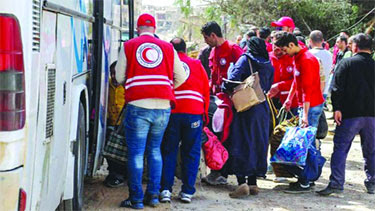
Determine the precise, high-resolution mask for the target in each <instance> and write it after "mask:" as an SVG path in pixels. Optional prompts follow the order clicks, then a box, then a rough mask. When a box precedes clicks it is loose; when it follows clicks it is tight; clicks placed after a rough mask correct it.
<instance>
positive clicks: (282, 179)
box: [273, 177, 288, 183]
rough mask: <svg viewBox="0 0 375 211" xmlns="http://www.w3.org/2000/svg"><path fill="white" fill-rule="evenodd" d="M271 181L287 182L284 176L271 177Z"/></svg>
mask: <svg viewBox="0 0 375 211" xmlns="http://www.w3.org/2000/svg"><path fill="white" fill-rule="evenodd" d="M273 182H275V183H287V182H288V179H287V178H285V177H275V179H273Z"/></svg>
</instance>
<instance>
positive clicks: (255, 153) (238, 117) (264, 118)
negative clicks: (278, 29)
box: [224, 37, 274, 198]
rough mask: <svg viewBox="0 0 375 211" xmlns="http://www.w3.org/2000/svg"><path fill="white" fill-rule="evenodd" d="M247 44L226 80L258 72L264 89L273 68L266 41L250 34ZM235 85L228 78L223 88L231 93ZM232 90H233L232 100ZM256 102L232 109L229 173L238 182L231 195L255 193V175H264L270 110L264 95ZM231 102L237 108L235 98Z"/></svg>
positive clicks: (269, 83) (270, 78) (269, 79)
mask: <svg viewBox="0 0 375 211" xmlns="http://www.w3.org/2000/svg"><path fill="white" fill-rule="evenodd" d="M247 46H248V52H247V53H245V54H243V55H242V56H241V57H240V58H239V59H238V61H237V62H236V64H235V65H234V66H232V68H230V69H229V70H228V80H230V81H239V82H242V81H245V80H247V78H248V77H249V76H251V75H254V74H255V73H257V74H258V76H257V77H258V79H259V84H260V86H261V88H262V90H263V93H264V92H267V91H268V90H269V89H270V87H271V84H272V81H273V71H274V69H273V67H272V65H271V63H270V61H269V57H268V52H267V50H266V44H265V42H264V41H263V40H262V39H260V38H257V37H252V38H251V39H250V40H249V41H248V43H247ZM258 79H257V80H258ZM237 85H238V84H236V83H231V82H227V83H225V84H224V88H225V90H226V91H227V92H231V93H232V90H233V88H234V87H236V86H237ZM236 88H237V87H236ZM234 94H235V93H234ZM234 94H232V100H233V96H234ZM258 103H259V104H256V105H252V106H251V107H250V108H248V110H242V111H240V112H238V111H237V112H236V111H234V119H233V122H232V125H231V132H230V135H229V139H231V140H230V141H228V143H230V144H229V146H228V151H229V156H230V157H229V160H228V173H229V174H234V175H236V177H237V181H238V185H239V186H238V188H237V189H236V190H235V191H234V192H232V193H230V194H229V196H230V197H232V198H240V197H245V196H248V195H249V194H251V195H256V194H258V192H259V189H258V186H257V181H256V180H257V179H256V178H257V177H265V174H266V171H267V150H268V138H269V131H268V128H269V118H270V115H269V112H270V111H269V106H268V103H267V101H266V100H265V98H263V100H260V101H259V102H258ZM234 104H235V107H236V109H237V108H238V106H236V102H234ZM237 110H238V109H237ZM246 180H247V181H246Z"/></svg>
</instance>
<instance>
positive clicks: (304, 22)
mask: <svg viewBox="0 0 375 211" xmlns="http://www.w3.org/2000/svg"><path fill="white" fill-rule="evenodd" d="M209 2H210V3H211V5H215V6H216V7H219V8H220V10H221V11H222V13H224V14H228V15H229V16H230V17H231V22H232V23H237V24H235V26H237V27H239V26H241V25H244V26H249V25H256V26H268V27H270V23H271V22H272V21H275V20H277V19H279V18H280V17H282V16H290V17H292V18H293V19H294V21H295V24H296V26H297V27H299V28H300V30H301V31H302V33H303V34H304V35H305V36H307V35H309V33H310V31H311V30H315V29H319V30H321V31H322V32H323V34H324V35H325V38H326V39H327V38H330V37H332V36H334V35H336V34H337V33H339V32H340V30H342V29H346V28H348V27H349V26H351V25H352V24H353V23H354V22H355V21H356V20H357V18H358V15H359V13H360V12H361V7H360V6H357V5H352V4H351V3H350V1H349V0H210V1H209ZM354 30H355V29H354ZM354 30H353V31H354ZM243 32H245V31H243Z"/></svg>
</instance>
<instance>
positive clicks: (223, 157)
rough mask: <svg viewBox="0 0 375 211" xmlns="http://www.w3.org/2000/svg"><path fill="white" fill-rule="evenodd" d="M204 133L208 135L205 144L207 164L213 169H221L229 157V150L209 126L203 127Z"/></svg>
mask: <svg viewBox="0 0 375 211" xmlns="http://www.w3.org/2000/svg"><path fill="white" fill-rule="evenodd" d="M203 133H204V135H205V136H207V141H206V142H205V143H204V144H203V152H204V158H205V161H206V165H207V166H208V167H209V168H210V169H212V170H220V169H222V168H223V166H224V164H225V163H226V162H227V160H228V158H229V154H228V151H227V150H226V149H225V147H224V146H223V145H222V144H221V142H220V141H219V139H218V138H217V137H216V136H215V135H214V134H213V133H212V132H211V131H210V130H209V129H208V128H207V127H204V128H203ZM204 139H205V138H204Z"/></svg>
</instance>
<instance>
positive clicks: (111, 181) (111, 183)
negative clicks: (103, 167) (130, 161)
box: [103, 176, 125, 188]
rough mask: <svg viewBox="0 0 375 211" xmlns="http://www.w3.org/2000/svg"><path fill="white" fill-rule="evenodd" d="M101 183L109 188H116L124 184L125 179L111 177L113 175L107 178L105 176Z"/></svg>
mask: <svg viewBox="0 0 375 211" xmlns="http://www.w3.org/2000/svg"><path fill="white" fill-rule="evenodd" d="M103 183H104V185H105V186H107V187H109V188H118V187H121V186H124V185H125V180H121V179H118V178H113V177H109V176H108V177H107V178H105V180H104V182H103Z"/></svg>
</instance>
